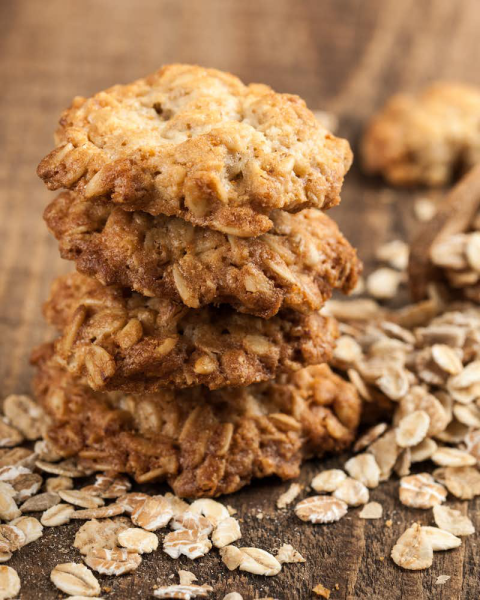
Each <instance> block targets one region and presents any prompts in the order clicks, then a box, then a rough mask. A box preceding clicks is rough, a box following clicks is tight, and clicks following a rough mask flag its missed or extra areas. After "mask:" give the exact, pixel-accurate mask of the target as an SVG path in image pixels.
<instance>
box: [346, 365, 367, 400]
mask: <svg viewBox="0 0 480 600" xmlns="http://www.w3.org/2000/svg"><path fill="white" fill-rule="evenodd" d="M347 375H348V379H349V380H350V383H351V384H352V385H353V386H354V387H355V389H356V390H357V392H358V393H359V394H360V397H361V398H363V399H364V400H367V402H371V401H372V395H371V394H370V392H369V389H368V387H367V384H366V383H365V381H363V379H362V376H361V375H360V373H359V372H358V371H356V370H355V369H348V370H347Z"/></svg>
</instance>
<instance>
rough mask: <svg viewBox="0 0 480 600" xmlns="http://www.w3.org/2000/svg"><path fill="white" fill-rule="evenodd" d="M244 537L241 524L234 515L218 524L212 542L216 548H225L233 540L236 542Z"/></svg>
mask: <svg viewBox="0 0 480 600" xmlns="http://www.w3.org/2000/svg"><path fill="white" fill-rule="evenodd" d="M241 537H242V533H241V531H240V524H239V523H238V521H237V520H236V519H234V518H233V517H228V518H227V519H223V521H220V523H219V524H218V525H217V526H216V528H215V531H214V532H213V534H212V542H213V545H214V546H215V547H216V548H223V547H224V546H228V545H229V544H232V543H233V542H236V541H237V540H239V539H240V538H241Z"/></svg>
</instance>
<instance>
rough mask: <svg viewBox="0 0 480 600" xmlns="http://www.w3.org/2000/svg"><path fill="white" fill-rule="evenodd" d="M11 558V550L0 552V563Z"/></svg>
mask: <svg viewBox="0 0 480 600" xmlns="http://www.w3.org/2000/svg"><path fill="white" fill-rule="evenodd" d="M11 558H12V553H11V552H0V563H4V562H8V561H9V560H10V559H11ZM0 589H1V588H0Z"/></svg>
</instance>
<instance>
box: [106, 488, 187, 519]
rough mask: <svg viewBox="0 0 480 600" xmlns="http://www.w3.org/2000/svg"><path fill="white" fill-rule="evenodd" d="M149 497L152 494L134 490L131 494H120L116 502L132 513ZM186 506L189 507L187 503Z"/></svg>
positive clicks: (128, 512)
mask: <svg viewBox="0 0 480 600" xmlns="http://www.w3.org/2000/svg"><path fill="white" fill-rule="evenodd" d="M167 496H168V494H166V495H165V499H166V500H167V501H168V503H169V504H170V508H171V509H172V511H173V512H175V511H174V509H173V506H172V502H171V500H169V499H168V498H167ZM148 498H150V496H148V495H147V494H142V493H141V492H132V493H130V494H124V495H123V496H120V498H118V499H117V502H116V504H119V505H120V506H123V508H124V509H125V512H126V513H127V514H131V513H132V512H133V511H134V510H135V509H136V508H137V506H138V505H139V504H142V503H143V502H145V500H148ZM181 502H183V501H181ZM185 504H186V503H185ZM186 506H187V509H188V504H186ZM180 512H183V511H180Z"/></svg>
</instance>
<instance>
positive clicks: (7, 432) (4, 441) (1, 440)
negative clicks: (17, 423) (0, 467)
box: [0, 418, 23, 448]
mask: <svg viewBox="0 0 480 600" xmlns="http://www.w3.org/2000/svg"><path fill="white" fill-rule="evenodd" d="M22 442H23V435H22V434H21V433H20V431H18V429H16V428H15V427H12V426H11V425H9V424H8V423H6V422H5V421H4V420H3V419H1V418H0V448H12V447H13V446H18V444H21V443H22Z"/></svg>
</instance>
